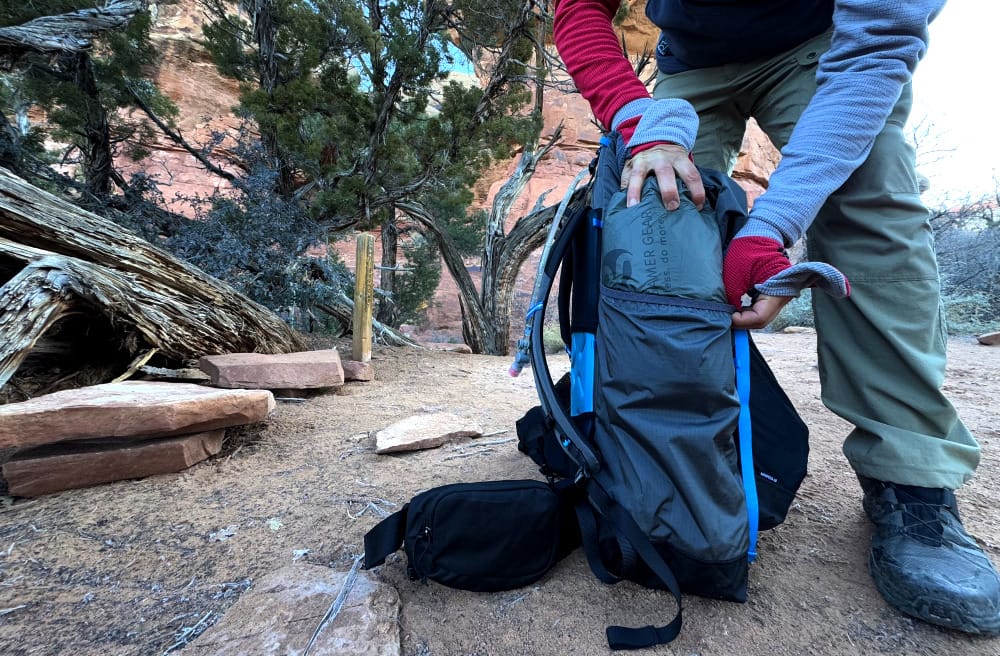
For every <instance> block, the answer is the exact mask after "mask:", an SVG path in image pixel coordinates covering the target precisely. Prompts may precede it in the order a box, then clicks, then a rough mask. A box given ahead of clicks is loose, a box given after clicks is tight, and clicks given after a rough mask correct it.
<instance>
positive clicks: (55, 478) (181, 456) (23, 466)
mask: <svg viewBox="0 0 1000 656" xmlns="http://www.w3.org/2000/svg"><path fill="white" fill-rule="evenodd" d="M225 434H226V430H225V429H224V428H220V429H218V430H214V431H207V432H204V433H196V434H194V435H182V436H179V437H162V438H154V439H151V440H146V441H142V442H132V441H122V440H102V441H100V442H89V441H84V442H80V441H75V442H62V443H59V444H49V445H46V446H41V447H37V448H34V449H26V450H24V451H19V452H18V453H16V454H14V456H13V457H12V458H11V459H10V460H8V461H7V462H5V463H4V465H3V476H4V478H5V479H6V480H7V486H8V489H9V492H10V495H11V496H15V497H37V496H41V495H43V494H52V493H53V492H61V491H63V490H74V489H77V488H81V487H90V486H91V485H100V484H101V483H111V482H113V481H124V480H128V479H131V478H145V477H147V476H155V475H157V474H170V473H173V472H179V471H181V470H184V469H187V468H188V467H190V466H191V465H194V464H196V463H199V462H201V461H202V460H205V459H206V458H208V457H209V456H214V455H215V454H217V453H218V452H219V450H220V449H221V448H222V438H223V437H224V436H225Z"/></svg>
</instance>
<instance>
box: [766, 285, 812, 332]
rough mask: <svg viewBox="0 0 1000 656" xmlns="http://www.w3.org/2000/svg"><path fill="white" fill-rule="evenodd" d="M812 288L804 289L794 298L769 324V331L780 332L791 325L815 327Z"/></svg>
mask: <svg viewBox="0 0 1000 656" xmlns="http://www.w3.org/2000/svg"><path fill="white" fill-rule="evenodd" d="M815 325H816V324H815V321H814V319H813V311H812V290H811V289H804V290H802V293H801V294H800V295H799V297H798V298H793V299H792V300H791V301H790V302H789V303H788V305H786V306H785V307H783V308H782V309H781V313H780V314H778V316H777V317H775V319H774V321H772V322H771V323H770V324H768V326H767V330H768V332H775V333H780V332H781V331H782V330H784V329H785V328H788V327H789V326H802V327H803V328H813V327H814V326H815Z"/></svg>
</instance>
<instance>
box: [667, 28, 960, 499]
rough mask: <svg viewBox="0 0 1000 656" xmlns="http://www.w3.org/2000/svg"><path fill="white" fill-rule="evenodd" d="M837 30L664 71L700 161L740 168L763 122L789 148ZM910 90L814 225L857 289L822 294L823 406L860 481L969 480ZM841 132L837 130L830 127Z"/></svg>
mask: <svg viewBox="0 0 1000 656" xmlns="http://www.w3.org/2000/svg"><path fill="white" fill-rule="evenodd" d="M829 44H830V35H829V33H827V34H823V35H820V36H818V37H815V38H814V39H811V40H809V41H807V42H806V43H804V44H802V45H801V46H799V47H798V48H796V49H794V50H792V51H790V52H786V53H784V54H781V55H778V56H775V57H772V58H769V59H764V60H758V61H755V62H751V63H746V64H727V65H725V66H718V67H714V68H707V69H696V70H690V71H685V72H682V73H675V74H670V75H664V74H662V73H661V74H660V75H659V77H658V79H657V82H656V89H655V91H654V94H653V95H654V96H655V97H656V98H684V99H686V100H688V101H689V102H690V103H691V104H692V105H693V106H694V108H695V110H696V111H697V112H698V115H699V117H700V118H701V126H700V128H699V130H698V139H697V141H696V143H695V148H694V159H695V162H696V163H697V164H698V165H699V166H704V167H709V168H715V169H718V170H720V171H725V172H727V173H731V172H732V169H733V166H734V165H735V163H736V157H737V155H738V154H739V149H740V145H741V143H742V140H743V133H744V130H745V128H746V121H747V119H748V118H750V117H753V118H755V119H756V120H757V123H758V124H759V125H760V127H761V128H762V129H763V130H764V132H765V133H767V135H768V136H769V137H770V138H771V141H772V142H773V143H774V145H775V146H776V147H777V148H779V149H780V148H783V147H784V146H785V144H786V143H787V142H788V139H789V137H790V136H791V133H792V129H793V128H794V127H795V123H796V121H797V120H798V118H799V116H800V114H801V113H802V110H803V109H804V108H805V107H806V105H807V104H808V103H809V99H810V98H811V97H812V95H813V93H814V92H815V90H816V79H815V78H816V67H817V64H818V61H819V57H820V55H821V54H822V53H823V52H824V51H825V50H826V49H827V48H828V47H829ZM911 103H912V90H911V89H910V86H909V85H907V86H906V87H905V88H904V90H903V93H902V95H901V97H900V98H899V101H898V102H897V103H896V106H895V108H894V109H893V111H892V114H891V116H890V117H889V119H888V121H887V122H886V125H885V127H884V128H883V130H882V132H881V133H880V134H879V135H878V137H877V138H876V140H875V144H874V146H873V148H872V152H871V154H870V155H869V156H868V159H867V161H866V162H865V163H864V164H863V165H862V166H861V167H860V168H858V169H857V171H855V172H854V174H853V175H852V176H851V177H850V178H849V179H848V180H847V182H846V183H844V185H843V186H842V187H841V188H840V189H838V190H837V191H836V192H835V193H834V194H833V195H831V196H830V198H829V199H828V200H827V202H826V204H825V205H824V206H823V209H822V210H820V212H819V214H818V216H817V217H816V220H815V221H814V222H813V224H812V226H811V227H810V229H809V230H808V232H807V243H808V252H809V258H810V259H811V260H814V261H822V262H828V263H830V264H832V265H833V266H835V267H837V268H838V269H840V270H841V271H842V272H843V273H844V274H845V275H846V276H847V278H848V280H850V282H851V296H850V297H849V298H846V299H833V298H831V297H829V296H827V295H826V294H823V293H821V292H815V293H813V294H812V299H813V300H812V302H813V312H814V316H815V321H816V333H817V339H818V350H819V374H820V382H821V384H822V390H823V395H822V396H823V403H824V404H826V406H827V407H828V408H829V409H830V410H832V411H833V412H835V413H836V414H838V415H839V416H841V417H843V418H844V419H846V420H847V421H849V422H850V423H851V424H853V425H854V426H855V428H854V430H853V431H851V433H850V434H849V435H848V436H847V438H846V440H845V441H844V454H845V455H846V456H847V459H848V461H849V462H850V464H851V466H852V467H853V468H854V470H855V471H856V472H857V473H858V474H861V475H863V476H868V477H871V478H875V479H879V480H883V481H892V482H894V483H901V484H904V485H920V486H924V487H944V488H949V489H955V488H958V487H959V486H960V485H961V484H962V483H964V482H965V481H967V480H968V479H969V478H970V477H971V476H972V474H973V472H974V471H975V468H976V465H977V464H978V463H979V446H978V445H977V444H976V441H975V439H974V438H973V437H972V435H971V434H970V433H969V431H968V429H967V428H966V427H965V425H964V424H963V423H962V421H961V420H960V419H959V418H958V415H957V413H956V412H955V408H954V407H953V406H952V405H951V403H950V402H949V401H948V400H947V399H946V398H945V397H944V395H943V394H942V392H941V384H942V382H943V380H944V369H945V348H946V336H945V326H944V317H943V312H942V305H941V295H940V281H939V277H938V270H937V260H936V257H935V254H934V240H933V235H932V233H931V228H930V223H929V221H928V212H927V210H926V208H925V207H924V206H923V204H922V203H921V202H920V197H919V192H918V190H917V179H916V173H915V170H914V153H913V150H912V148H911V147H910V146H909V144H907V143H906V141H905V139H904V136H903V125H904V124H905V122H906V118H907V116H908V114H909V112H910V106H911ZM832 129H836V126H832Z"/></svg>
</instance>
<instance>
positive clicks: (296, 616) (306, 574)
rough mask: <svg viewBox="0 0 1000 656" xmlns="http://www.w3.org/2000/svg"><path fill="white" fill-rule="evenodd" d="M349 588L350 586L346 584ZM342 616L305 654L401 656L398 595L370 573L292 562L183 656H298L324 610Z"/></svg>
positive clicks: (256, 587) (333, 620)
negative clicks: (340, 599) (336, 609)
mask: <svg viewBox="0 0 1000 656" xmlns="http://www.w3.org/2000/svg"><path fill="white" fill-rule="evenodd" d="M345 583H349V585H345ZM342 591H346V596H345V597H344V602H343V605H342V606H341V608H340V611H339V612H338V613H336V614H335V616H333V617H332V618H331V619H329V620H328V621H327V622H326V624H324V625H323V628H322V629H321V630H320V632H319V634H318V635H317V636H316V640H315V641H314V643H313V645H312V647H311V648H310V649H309V656H399V654H400V644H399V595H398V594H397V592H396V590H395V589H394V588H392V587H391V586H389V585H387V584H384V583H381V582H379V581H378V580H377V579H375V578H374V577H373V576H371V575H369V574H368V573H367V572H355V573H354V575H353V577H352V574H351V573H350V572H338V571H335V570H332V569H329V568H326V567H319V566H316V565H290V566H288V567H284V568H282V569H280V570H278V571H276V572H272V573H271V574H268V575H267V576H266V577H264V578H263V579H260V580H259V581H257V582H256V583H255V584H254V586H253V588H252V589H251V590H250V591H249V592H247V593H246V594H244V595H243V596H242V597H241V598H240V599H239V601H237V602H236V603H235V604H234V605H233V606H232V607H231V608H230V609H229V610H228V611H227V612H226V614H225V615H224V616H223V617H222V619H221V620H219V621H218V622H217V623H216V624H215V625H214V626H212V627H211V628H209V629H208V630H207V631H205V632H204V633H203V634H201V635H200V636H198V638H197V639H195V640H194V641H193V642H192V643H191V644H190V645H188V646H187V647H185V648H184V649H182V650H180V651H179V652H178V653H179V654H181V655H182V656H208V655H209V654H211V656H272V655H273V656H278V655H280V656H299V655H301V654H302V653H303V652H304V651H305V649H306V646H307V645H308V644H309V641H310V639H311V638H312V636H313V633H314V632H315V631H316V629H317V627H319V626H320V624H321V622H322V621H323V619H324V616H325V615H326V614H327V611H328V610H329V609H330V607H331V606H332V605H334V602H335V600H337V598H338V596H339V595H340V594H341V593H342Z"/></svg>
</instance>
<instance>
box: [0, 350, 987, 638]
mask: <svg viewBox="0 0 1000 656" xmlns="http://www.w3.org/2000/svg"><path fill="white" fill-rule="evenodd" d="M757 341H758V344H759V345H760V347H761V350H762V351H763V352H764V354H765V356H766V357H767V358H768V360H769V361H770V362H771V364H772V366H773V367H774V369H775V373H776V374H777V376H778V378H779V380H780V381H781V382H782V383H783V385H784V386H785V389H786V390H787V392H788V394H789V396H790V397H791V398H792V400H793V401H794V402H795V404H796V406H797V407H798V409H799V411H800V413H801V414H802V415H803V417H804V418H805V420H806V421H807V423H808V424H809V426H810V429H811V431H812V433H811V447H812V452H811V455H810V475H809V477H808V478H807V479H806V481H805V483H804V485H803V487H802V489H801V491H800V493H799V497H798V499H797V501H796V503H795V505H794V507H793V509H792V511H791V513H790V516H789V518H788V521H787V522H786V523H785V524H784V525H783V526H780V527H778V528H776V529H774V530H772V531H770V532H768V533H765V534H763V535H762V537H761V540H760V544H759V549H758V551H759V553H760V556H759V558H758V560H757V562H756V563H755V564H753V565H752V567H751V571H750V595H749V600H748V601H747V603H745V604H733V603H727V602H718V601H708V600H704V599H699V598H696V597H686V598H685V624H684V630H683V632H682V634H681V636H680V638H679V639H677V640H676V641H675V642H674V643H673V644H672V645H669V646H665V647H661V648H659V649H657V650H655V652H654V651H652V650H650V651H646V652H638V653H657V654H673V655H677V656H694V655H697V656H720V655H721V656H730V655H762V656H764V655H766V656H785V655H787V656H799V655H804V654H823V655H836V654H899V655H902V654H963V655H970V656H974V655H983V656H985V655H993V656H995V655H998V654H1000V639H996V640H990V639H982V638H978V639H977V638H973V637H969V636H966V635H963V634H959V633H954V632H950V631H945V630H941V629H938V628H935V627H932V626H929V625H926V624H922V623H920V622H915V621H912V620H910V619H907V618H906V617H904V616H902V615H900V614H898V613H896V612H895V611H893V610H892V609H890V608H889V607H888V606H886V604H885V603H884V602H883V601H882V599H881V598H880V597H879V595H878V593H877V592H876V590H875V589H874V587H873V586H872V583H871V580H870V579H869V576H868V574H867V571H866V557H867V544H868V540H869V528H868V525H867V523H866V520H865V518H864V516H863V514H862V511H861V507H860V491H859V489H858V486H857V484H856V482H855V480H854V478H853V475H852V473H851V472H850V470H849V468H848V466H847V464H846V462H845V460H844V458H843V456H842V455H841V453H840V449H839V446H840V442H841V439H842V438H843V436H844V435H845V433H846V432H847V430H848V426H847V425H846V424H845V423H844V422H842V421H841V420H839V419H838V418H836V417H834V416H833V415H832V414H830V413H829V412H828V411H827V410H826V409H825V408H824V407H823V406H822V404H821V403H820V399H819V385H818V380H817V370H816V357H815V353H814V348H815V338H814V336H812V335H810V334H765V335H759V336H758V338H757ZM340 346H343V344H342V343H341V344H340ZM950 358H951V359H950V367H949V370H948V378H947V382H946V389H947V391H948V393H949V395H950V396H951V398H952V400H953V401H954V403H955V404H956V405H957V406H958V407H959V409H960V411H961V413H962V415H963V416H964V418H965V420H966V422H967V423H968V424H969V426H970V428H971V429H972V430H973V431H974V432H975V433H976V434H977V436H978V437H979V439H980V441H981V443H982V446H983V461H982V465H981V467H980V469H979V474H978V476H977V477H976V478H975V479H974V480H973V481H972V482H971V483H970V484H968V485H966V486H965V487H964V488H962V489H961V490H960V492H959V499H960V504H961V507H962V510H963V517H964V519H965V522H966V526H967V527H968V528H969V530H970V532H971V533H973V534H974V535H976V536H977V537H978V538H979V540H980V543H981V544H982V545H983V547H984V548H985V549H986V551H987V552H988V553H989V554H990V555H991V557H992V558H993V559H994V562H998V563H1000V514H998V511H997V507H998V502H1000V462H998V460H1000V431H998V428H997V427H998V426H1000V406H998V398H1000V348H997V347H993V348H989V347H983V346H979V345H976V344H973V343H972V342H971V341H953V342H952V343H951V345H950ZM558 359H559V358H558V357H556V360H558ZM373 362H374V366H375V368H376V375H377V379H376V380H375V381H373V382H370V383H352V384H349V385H347V386H345V387H344V388H342V389H341V390H340V391H338V392H336V393H333V394H325V395H317V396H314V397H312V398H310V399H308V401H307V402H305V403H297V404H294V403H282V404H279V406H278V409H277V410H276V412H275V413H274V415H273V416H272V418H271V419H270V420H269V421H268V422H267V423H266V425H263V426H260V427H257V428H256V429H255V430H251V431H246V430H244V431H234V432H233V433H232V434H231V435H230V436H229V437H228V438H227V447H226V448H225V449H224V451H223V453H222V454H220V456H218V457H215V458H213V459H212V460H210V461H208V462H206V463H202V464H200V465H196V466H195V467H193V468H191V469H189V470H187V471H185V472H182V473H180V474H174V475H169V476H158V477H153V478H149V479H145V480H140V481H130V482H122V483H117V484H112V485H104V486H100V487H95V488H91V489H87V490H76V491H70V492H65V493H61V494H56V495H52V496H48V497H43V498H39V499H36V500H14V499H10V498H5V499H2V501H3V502H2V504H0V653H3V654H6V655H8V656H14V655H21V654H46V655H47V654H73V655H75V656H89V655H95V656H96V655H102V656H104V655H109V654H110V655H126V654H128V655H132V654H137V655H143V656H145V655H152V654H163V653H166V652H169V651H170V650H171V649H172V648H174V647H176V646H178V645H179V644H180V643H181V642H182V641H183V638H184V637H185V633H184V631H185V627H192V626H195V625H196V624H198V623H199V622H200V623H201V624H200V625H201V626H207V625H210V624H212V623H214V622H215V621H217V619H218V618H220V617H221V616H222V615H223V614H224V613H225V612H226V609H227V608H228V607H229V606H230V605H232V604H233V602H234V601H235V600H236V599H237V598H239V596H240V595H241V594H242V593H244V592H245V591H246V590H248V589H250V588H251V587H252V586H253V584H254V581H255V580H257V579H258V578H259V577H261V576H263V575H264V574H265V573H267V572H270V571H273V570H275V569H277V568H279V567H282V566H284V565H287V564H289V563H291V562H293V561H295V560H298V561H299V562H308V563H311V564H316V565H324V566H331V567H336V568H340V569H344V570H346V569H348V568H349V567H350V565H351V563H352V561H353V559H354V557H355V556H356V555H358V554H359V553H361V551H362V536H363V535H364V533H365V532H366V531H367V530H368V529H369V528H371V527H372V526H373V525H374V524H375V523H376V522H377V521H378V519H379V513H378V510H382V511H392V510H395V509H396V508H398V506H399V505H400V504H402V503H404V502H406V501H407V500H409V498H410V497H412V496H413V495H414V494H415V493H417V492H419V491H421V490H423V489H426V488H430V487H434V486H438V485H443V484H446V483H453V482H459V481H478V480H491V479H508V478H540V476H539V475H538V474H537V472H536V470H535V468H534V466H533V464H532V463H531V462H530V461H529V460H528V459H527V458H526V457H525V456H523V455H521V454H520V453H519V452H518V451H517V449H516V436H515V432H514V422H515V420H516V419H518V418H519V417H520V416H521V415H522V414H523V413H524V412H525V411H526V410H527V409H528V408H529V407H531V406H533V405H535V404H536V397H535V392H534V386H533V382H532V379H531V376H530V374H528V373H527V372H526V374H525V375H523V376H522V377H520V378H517V379H512V378H509V377H508V376H507V373H506V371H507V367H508V365H509V359H508V358H499V357H488V356H470V355H459V354H452V353H443V352H433V351H423V350H414V349H387V348H381V349H377V351H376V354H375V357H374V359H373ZM559 366H564V364H563V363H559V362H556V363H554V365H553V368H554V369H555V368H558V367H559ZM428 410H446V411H450V412H454V413H457V414H461V415H465V416H468V417H471V418H473V419H475V420H477V421H478V422H479V423H480V425H481V426H482V427H483V430H484V433H485V435H484V436H483V437H482V438H479V439H478V440H471V441H468V440H467V441H464V442H461V443H455V444H451V445H446V446H444V447H441V448H438V449H434V450H428V451H423V452H418V453H409V454H403V455H390V456H377V455H375V453H374V437H373V431H376V430H378V429H380V428H382V427H384V426H386V425H388V424H390V423H392V422H394V421H396V420H398V419H401V418H403V417H406V416H409V415H411V414H415V413H419V412H422V411H428ZM227 536H228V537H227ZM404 563H405V561H404V559H403V557H402V555H401V554H400V555H397V556H395V557H390V559H389V560H388V561H387V563H386V564H385V565H384V566H382V567H381V568H378V569H377V570H376V572H377V576H379V577H381V578H382V580H384V581H386V582H388V583H390V584H392V585H393V586H395V587H396V588H397V589H398V591H399V594H400V596H401V599H402V613H401V617H400V623H401V634H402V641H403V643H402V651H403V653H404V654H406V655H407V656H430V655H433V656H451V655H468V656H472V655H476V656H489V655H496V656H501V655H502V656H514V655H538V656H548V655H556V654H560V655H561V654H578V655H590V654H606V653H609V650H608V648H607V646H606V643H605V638H604V627H605V626H606V625H607V624H609V623H623V624H627V625H633V626H639V625H641V624H645V623H661V622H663V621H665V620H666V619H668V618H669V617H671V616H672V604H673V602H672V601H671V599H670V598H669V596H667V595H665V594H663V593H660V592H653V591H648V590H645V589H642V588H640V587H638V586H635V585H632V584H629V583H622V584H619V585H617V586H607V585H604V584H602V583H600V582H599V581H598V580H597V579H596V578H595V577H594V576H593V575H592V574H591V573H590V571H589V569H588V568H587V564H586V561H585V559H584V557H583V555H582V553H580V552H577V553H574V554H572V555H571V556H569V557H568V558H567V559H566V560H564V561H563V562H562V563H560V564H559V565H558V566H557V567H555V569H553V570H552V571H551V572H550V573H549V574H548V575H546V576H545V578H543V579H542V580H541V581H539V582H538V583H537V584H536V585H534V586H532V587H529V588H525V589H521V590H515V591H512V592H506V593H496V594H483V593H470V592H463V591H456V590H450V589H447V588H444V587H442V586H439V585H436V584H430V585H423V584H421V583H418V582H411V581H409V580H408V579H407V577H406V574H405V567H404Z"/></svg>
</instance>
